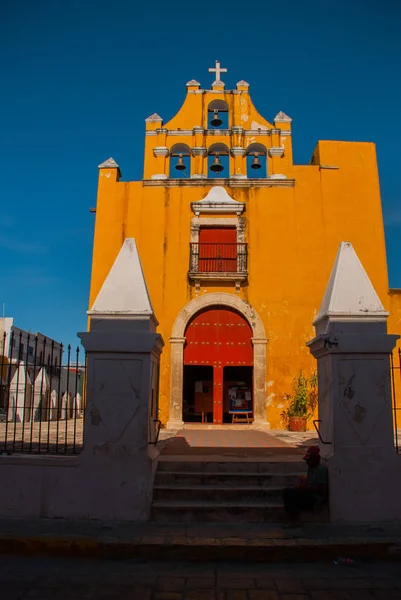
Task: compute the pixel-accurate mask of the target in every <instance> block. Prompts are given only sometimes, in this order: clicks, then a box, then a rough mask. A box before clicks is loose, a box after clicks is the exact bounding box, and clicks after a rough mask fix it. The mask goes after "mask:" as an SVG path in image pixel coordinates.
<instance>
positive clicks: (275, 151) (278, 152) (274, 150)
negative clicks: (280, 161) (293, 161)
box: [268, 146, 284, 157]
mask: <svg viewBox="0 0 401 600" xmlns="http://www.w3.org/2000/svg"><path fill="white" fill-rule="evenodd" d="M268 152H269V156H280V157H281V156H284V148H281V147H278V146H272V147H271V148H269V150H268Z"/></svg>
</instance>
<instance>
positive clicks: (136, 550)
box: [0, 536, 401, 563]
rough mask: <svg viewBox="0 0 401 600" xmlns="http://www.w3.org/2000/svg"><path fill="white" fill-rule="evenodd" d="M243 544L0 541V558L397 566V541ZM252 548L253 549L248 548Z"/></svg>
mask: <svg viewBox="0 0 401 600" xmlns="http://www.w3.org/2000/svg"><path fill="white" fill-rule="evenodd" d="M245 541H246V540H244V539H243V538H238V539H233V538H229V539H214V540H210V539H207V540H202V538H197V539H195V538H193V539H191V538H188V539H183V540H182V541H181V540H177V541H176V542H175V541H174V540H171V543H168V542H166V543H164V542H163V541H160V538H159V539H157V538H155V539H154V540H150V541H143V542H141V541H140V540H132V541H122V540H119V539H117V538H109V539H102V540H99V539H95V538H87V537H79V536H71V537H70V536H66V537H62V536H60V537H50V536H39V537H13V536H2V537H0V555H5V554H8V555H10V554H14V555H21V556H60V557H86V558H98V559H99V558H100V559H113V558H114V559H144V560H145V559H146V560H167V561H174V560H180V561H181V560H185V562H191V561H202V562H211V561H224V560H238V561H242V562H244V561H245V562H267V563H269V562H270V563H273V562H317V561H328V560H329V561H331V560H334V559H336V558H337V557H339V556H346V557H350V558H352V559H355V560H375V561H387V562H401V541H400V540H388V539H387V540H372V539H369V540H368V539H361V540H357V539H355V538H354V539H352V540H347V539H344V538H342V539H338V540H336V539H329V540H326V539H323V540H322V539H321V540H312V539H302V538H298V539H297V538H294V539H285V540H282V539H263V540H256V539H255V540H250V543H244V542H245ZM253 542H255V543H253Z"/></svg>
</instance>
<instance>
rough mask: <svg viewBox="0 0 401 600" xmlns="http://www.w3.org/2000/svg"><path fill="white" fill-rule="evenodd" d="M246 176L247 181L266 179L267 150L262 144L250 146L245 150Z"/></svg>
mask: <svg viewBox="0 0 401 600" xmlns="http://www.w3.org/2000/svg"><path fill="white" fill-rule="evenodd" d="M246 174H247V177H248V178H249V179H265V177H267V176H268V175H267V149H266V146H264V145H263V144H257V143H255V144H250V145H249V146H248V148H247V149H246Z"/></svg>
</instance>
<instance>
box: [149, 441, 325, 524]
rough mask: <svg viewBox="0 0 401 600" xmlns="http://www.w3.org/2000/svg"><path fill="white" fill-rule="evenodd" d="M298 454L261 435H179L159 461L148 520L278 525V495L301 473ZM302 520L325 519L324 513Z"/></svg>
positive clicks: (302, 467)
mask: <svg viewBox="0 0 401 600" xmlns="http://www.w3.org/2000/svg"><path fill="white" fill-rule="evenodd" d="M302 455H303V448H302V447H301V448H300V447H295V446H290V445H289V444H287V443H285V442H283V441H281V440H279V439H278V438H275V437H274V436H272V435H269V434H267V433H264V432H260V431H252V430H247V431H241V430H230V431H227V430H223V429H222V430H220V431H218V430H212V431H210V430H206V429H199V430H195V431H194V430H190V431H182V432H179V433H178V434H177V436H176V437H174V438H173V439H172V440H170V441H169V442H168V443H167V444H166V445H165V447H164V449H163V450H162V453H161V455H160V457H159V463H158V468H157V471H156V476H155V483H154V490H153V503H152V520H154V521H158V522H198V523H201V522H214V523H219V522H221V523H234V522H237V523H239V522H242V523H278V522H281V521H282V520H283V518H284V516H285V514H284V506H283V502H282V490H283V489H284V488H285V487H287V486H291V485H294V484H295V483H296V482H297V481H298V479H299V476H300V475H301V474H304V473H305V463H304V462H303V460H302ZM305 517H306V518H305V520H308V521H327V520H328V514H327V511H325V510H324V509H323V510H320V511H318V512H317V513H316V514H310V515H305Z"/></svg>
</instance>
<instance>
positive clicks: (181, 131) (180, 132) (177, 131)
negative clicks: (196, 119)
mask: <svg viewBox="0 0 401 600" xmlns="http://www.w3.org/2000/svg"><path fill="white" fill-rule="evenodd" d="M167 135H175V136H179V135H180V136H186V137H188V136H192V135H193V130H192V129H169V130H168V131H167Z"/></svg>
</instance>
